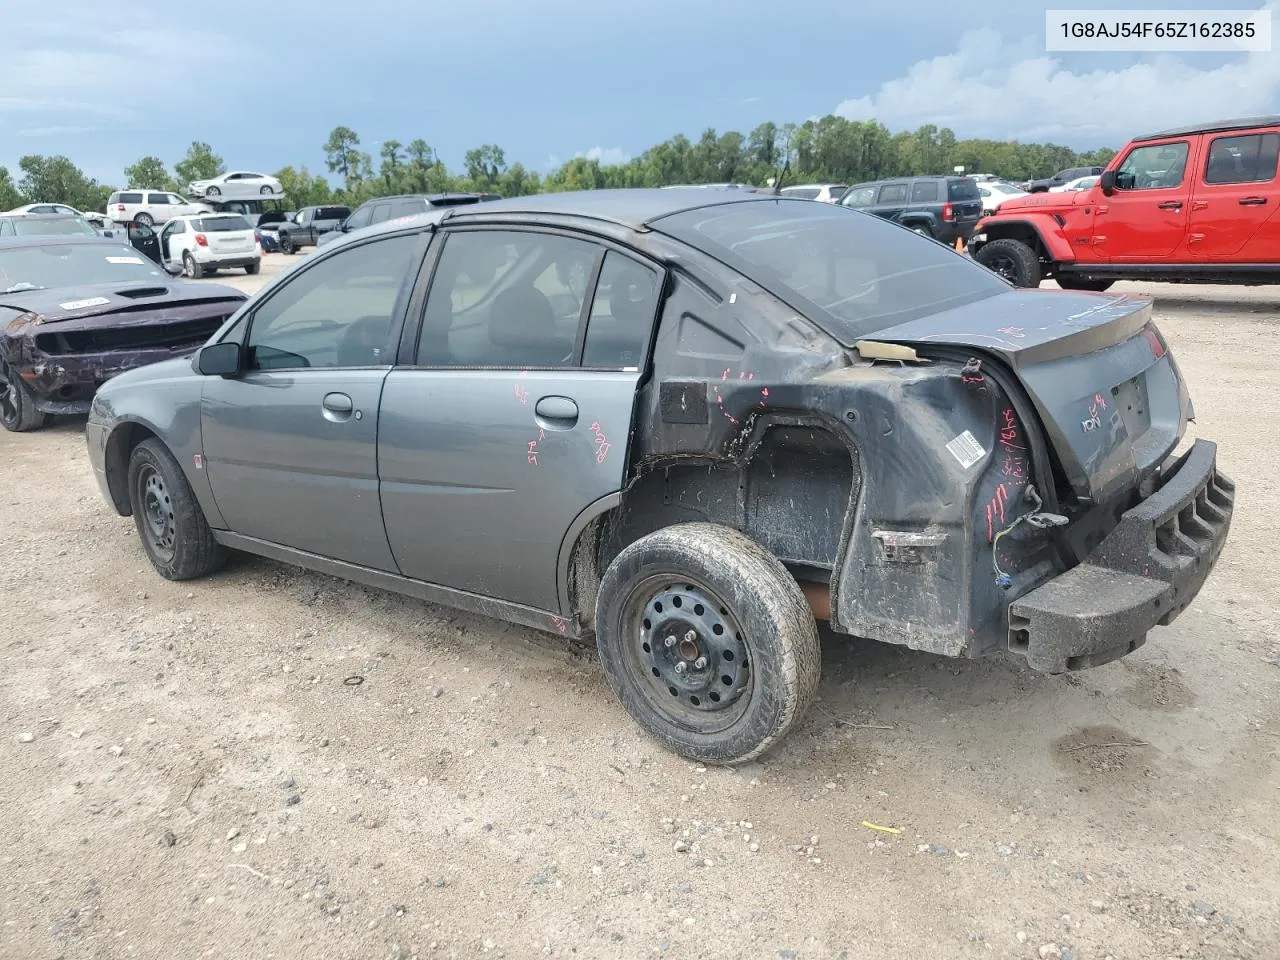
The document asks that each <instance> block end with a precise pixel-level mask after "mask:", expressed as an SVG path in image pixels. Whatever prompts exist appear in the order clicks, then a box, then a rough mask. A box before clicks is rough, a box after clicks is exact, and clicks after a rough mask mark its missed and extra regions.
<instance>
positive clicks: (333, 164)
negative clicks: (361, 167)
mask: <svg viewBox="0 0 1280 960" xmlns="http://www.w3.org/2000/svg"><path fill="white" fill-rule="evenodd" d="M358 146H360V137H359V136H358V135H357V134H356V132H355V131H354V130H352V129H351V128H350V127H334V128H333V129H332V130H330V131H329V139H328V140H326V141H325V143H324V153H325V159H326V161H327V162H328V164H329V172H330V173H338V174H341V175H342V179H343V180H344V181H349V180H351V179H352V178H353V177H354V176H355V174H356V166H357V164H358V163H359V160H360V152H359V151H358V150H357V149H356V148H357V147H358Z"/></svg>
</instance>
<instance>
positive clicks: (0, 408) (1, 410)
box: [0, 360, 45, 433]
mask: <svg viewBox="0 0 1280 960" xmlns="http://www.w3.org/2000/svg"><path fill="white" fill-rule="evenodd" d="M44 421H45V414H44V413H42V412H41V411H39V410H37V409H36V400H35V397H33V396H32V395H31V391H30V390H29V389H27V385H26V384H25V383H23V382H22V378H21V377H19V376H18V375H17V374H16V373H14V372H13V370H12V369H11V368H10V367H9V365H8V364H7V363H5V362H4V361H3V360H0V426H2V427H4V428H5V429H6V430H8V431H10V432H11V433H26V432H27V431H28V430H39V429H40V428H41V427H43V426H44Z"/></svg>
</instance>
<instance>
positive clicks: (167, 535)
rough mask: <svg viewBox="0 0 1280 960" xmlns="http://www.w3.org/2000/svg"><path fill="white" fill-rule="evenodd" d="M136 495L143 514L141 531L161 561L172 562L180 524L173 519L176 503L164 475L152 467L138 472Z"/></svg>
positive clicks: (146, 467) (141, 516)
mask: <svg viewBox="0 0 1280 960" xmlns="http://www.w3.org/2000/svg"><path fill="white" fill-rule="evenodd" d="M137 495H138V496H137V499H138V505H139V508H140V509H141V511H142V512H141V514H140V518H141V520H142V530H143V534H144V536H146V538H147V542H148V543H149V544H150V546H151V548H152V549H153V550H154V551H155V553H156V554H157V555H158V556H159V557H160V559H161V560H164V561H169V560H172V559H173V552H174V550H175V549H176V547H177V541H178V524H177V521H176V520H175V519H174V516H173V501H172V499H171V497H170V496H169V488H168V486H167V485H166V484H165V482H164V476H163V474H161V473H160V471H159V470H157V469H156V468H155V467H153V466H150V465H148V466H145V467H143V468H142V469H141V470H139V471H138V479H137Z"/></svg>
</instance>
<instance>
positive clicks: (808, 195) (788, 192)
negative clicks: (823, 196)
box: [781, 187, 822, 200]
mask: <svg viewBox="0 0 1280 960" xmlns="http://www.w3.org/2000/svg"><path fill="white" fill-rule="evenodd" d="M821 192H822V188H821V187H787V188H786V189H784V190H782V191H781V193H782V195H783V196H785V197H798V198H799V199H801V200H813V199H816V198H817V196H818V194H819V193H821Z"/></svg>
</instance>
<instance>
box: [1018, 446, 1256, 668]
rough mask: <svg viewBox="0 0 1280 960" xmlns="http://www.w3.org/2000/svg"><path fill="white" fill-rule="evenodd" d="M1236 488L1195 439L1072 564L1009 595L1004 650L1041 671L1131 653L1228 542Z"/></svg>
mask: <svg viewBox="0 0 1280 960" xmlns="http://www.w3.org/2000/svg"><path fill="white" fill-rule="evenodd" d="M1234 506H1235V484H1234V483H1232V481H1231V480H1230V479H1228V478H1227V477H1226V476H1224V475H1223V474H1221V473H1219V472H1218V469H1217V446H1216V445H1215V444H1213V443H1211V442H1210V441H1208V440H1197V441H1196V442H1195V444H1194V445H1193V446H1192V447H1191V449H1190V450H1189V451H1187V453H1186V454H1184V455H1183V457H1182V458H1181V459H1180V460H1179V461H1178V462H1177V463H1176V464H1174V465H1173V467H1172V468H1171V469H1170V470H1169V471H1168V472H1167V473H1166V479H1165V481H1164V484H1163V485H1162V486H1161V487H1160V489H1158V490H1157V491H1156V492H1155V493H1153V494H1152V495H1151V496H1150V497H1148V498H1147V499H1146V500H1143V501H1142V502H1141V503H1139V504H1138V505H1137V506H1135V507H1133V508H1132V509H1131V510H1129V511H1127V512H1126V513H1125V514H1124V515H1123V516H1122V517H1121V518H1120V523H1119V524H1118V525H1117V526H1116V528H1115V529H1114V530H1112V531H1111V533H1110V534H1108V535H1107V537H1106V539H1104V540H1103V541H1102V542H1101V543H1100V544H1098V546H1097V547H1095V548H1094V550H1093V552H1092V553H1090V554H1089V556H1088V557H1087V558H1086V559H1085V561H1084V562H1083V563H1081V564H1080V565H1079V566H1077V567H1074V568H1073V569H1071V570H1068V571H1067V572H1065V573H1063V574H1061V575H1059V576H1057V577H1055V578H1054V579H1052V580H1050V581H1049V582H1048V583H1046V584H1044V585H1043V586H1040V587H1037V588H1036V589H1035V590H1032V591H1031V592H1030V593H1027V594H1026V595H1024V596H1022V597H1020V598H1019V599H1017V600H1015V601H1014V602H1013V603H1012V604H1011V605H1010V607H1009V647H1010V649H1011V650H1014V651H1016V652H1021V653H1023V654H1024V655H1025V656H1026V658H1027V662H1028V664H1029V665H1030V666H1031V667H1032V668H1033V669H1035V670H1040V671H1043V672H1045V673H1062V672H1065V671H1068V670H1079V669H1083V668H1086V667H1092V666H1098V665H1100V664H1103V663H1107V662H1109V661H1111V660H1115V659H1117V658H1118V657H1122V656H1124V655H1125V654H1127V653H1130V652H1132V651H1133V650H1136V649H1137V648H1138V647H1140V646H1141V645H1142V644H1143V643H1144V642H1145V641H1146V639H1147V633H1148V632H1149V631H1150V629H1151V628H1152V627H1154V626H1167V625H1168V624H1170V623H1172V622H1173V620H1174V619H1175V618H1176V617H1177V616H1178V614H1180V613H1181V612H1182V611H1183V610H1185V609H1186V608H1187V606H1188V605H1189V604H1190V603H1191V601H1192V600H1193V599H1194V598H1195V596H1196V594H1197V593H1199V591H1200V587H1201V586H1203V584H1204V581H1205V579H1206V578H1207V577H1208V576H1209V571H1210V570H1212V569H1213V566H1214V564H1215V563H1216V562H1217V560H1218V555H1219V554H1220V553H1221V552H1222V547H1223V545H1224V544H1225V543H1226V540H1227V532H1228V530H1229V529H1230V527H1231V514H1232V510H1233V509H1234Z"/></svg>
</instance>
